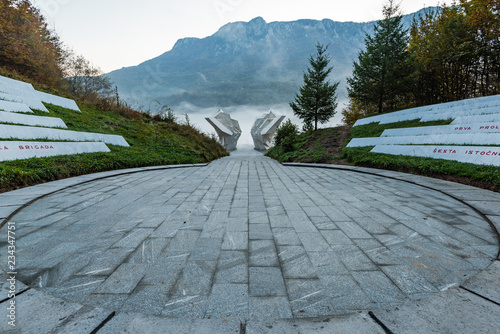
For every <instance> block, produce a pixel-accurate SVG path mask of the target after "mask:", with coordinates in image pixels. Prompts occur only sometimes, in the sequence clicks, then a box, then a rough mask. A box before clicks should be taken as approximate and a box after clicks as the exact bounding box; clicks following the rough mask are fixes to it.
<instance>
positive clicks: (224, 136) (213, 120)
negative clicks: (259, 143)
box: [205, 110, 241, 151]
mask: <svg viewBox="0 0 500 334" xmlns="http://www.w3.org/2000/svg"><path fill="white" fill-rule="evenodd" d="M205 119H206V120H207V122H208V123H210V124H211V125H212V126H213V127H214V128H215V131H216V132H217V135H218V136H219V140H220V143H221V144H222V146H224V147H225V149H226V150H228V151H234V150H236V144H237V143H238V139H239V138H240V136H241V128H240V124H239V123H238V121H236V120H234V119H232V118H231V115H229V114H228V113H225V112H224V111H222V110H219V112H218V113H217V115H216V116H215V117H207V118H205Z"/></svg>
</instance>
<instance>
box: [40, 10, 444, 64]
mask: <svg viewBox="0 0 500 334" xmlns="http://www.w3.org/2000/svg"><path fill="white" fill-rule="evenodd" d="M443 2H445V3H446V1H443V0H401V1H400V3H401V9H402V11H403V13H404V14H410V13H413V12H416V11H418V10H419V9H422V8H424V7H429V6H436V5H438V4H440V3H443ZM32 3H33V4H34V5H35V6H37V7H38V8H40V10H41V11H42V13H43V15H44V16H45V18H46V19H47V22H48V23H49V26H50V27H51V28H52V29H53V30H55V32H56V33H57V34H58V35H59V37H60V38H61V40H62V41H63V42H64V44H65V45H66V46H68V47H70V48H71V49H73V50H74V51H75V52H76V53H77V54H81V55H83V56H84V57H85V58H87V59H88V60H90V61H91V62H92V64H93V65H94V66H98V67H100V68H101V69H102V70H103V71H104V72H105V73H108V72H110V71H113V70H116V69H120V68H122V67H128V66H135V65H138V64H140V63H142V62H144V61H146V60H149V59H151V58H154V57H157V56H159V55H161V54H163V53H165V52H167V51H169V50H171V49H172V47H173V46H174V44H175V42H176V41H177V40H178V39H181V38H185V37H198V38H203V37H207V36H210V35H212V34H214V33H215V32H216V31H217V30H218V29H219V28H220V27H221V26H223V25H225V24H226V23H229V22H236V21H250V20H251V19H253V18H255V17H257V16H261V17H263V18H264V20H266V21H267V22H274V21H294V20H298V19H317V20H321V19H325V18H326V19H331V20H334V21H342V22H345V21H354V22H366V21H373V20H378V19H381V18H382V6H383V4H384V3H385V0H350V1H327V0H307V1H297V0H174V1H172V0H141V1H138V0H32Z"/></svg>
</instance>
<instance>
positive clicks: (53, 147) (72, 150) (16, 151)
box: [0, 141, 110, 161]
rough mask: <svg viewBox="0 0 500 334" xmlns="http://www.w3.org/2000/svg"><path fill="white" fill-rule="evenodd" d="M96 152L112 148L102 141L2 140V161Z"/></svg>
mask: <svg viewBox="0 0 500 334" xmlns="http://www.w3.org/2000/svg"><path fill="white" fill-rule="evenodd" d="M94 152H110V150H109V148H108V147H107V146H106V144H104V143H100V142H93V143H85V142H83V143H82V142H77V143H68V142H26V141H0V161H11V160H18V159H30V158H41V157H52V156H56V155H71V154H80V153H94Z"/></svg>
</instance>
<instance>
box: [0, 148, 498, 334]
mask: <svg viewBox="0 0 500 334" xmlns="http://www.w3.org/2000/svg"><path fill="white" fill-rule="evenodd" d="M181 167H186V168H169V167H165V168H143V169H136V170H130V171H127V173H126V174H123V171H121V172H120V171H115V172H109V173H101V174H97V175H90V176H84V177H80V178H74V179H68V180H62V181H57V182H53V183H49V184H45V185H40V186H36V187H31V188H27V189H22V190H18V191H14V192H10V193H7V194H2V195H0V218H2V216H3V218H2V219H3V220H4V222H3V227H2V229H1V230H0V235H1V236H3V237H2V239H0V247H1V250H2V253H1V254H3V255H2V258H1V259H0V264H1V266H2V269H3V270H4V271H6V272H10V271H12V270H10V269H9V268H8V254H7V249H8V248H7V247H8V243H7V235H8V228H9V226H15V232H16V235H15V238H16V239H15V246H16V253H15V256H16V263H15V272H16V273H17V274H16V275H15V277H16V279H17V280H18V281H17V284H16V288H17V291H18V292H19V293H18V295H17V296H16V298H15V300H16V324H17V326H16V328H15V331H20V332H23V333H24V332H26V333H35V332H36V333H45V332H50V331H51V330H52V331H54V332H68V331H71V332H82V333H91V332H96V330H97V331H98V332H99V333H101V332H102V333H115V332H121V331H125V330H128V331H129V332H153V333H154V332H158V333H162V332H164V331H165V328H169V329H171V330H172V332H174V331H178V332H186V333H189V332H207V333H213V332H220V333H226V332H227V333H229V332H231V333H233V332H235V333H240V332H246V333H267V332H271V333H274V332H276V333H281V332H283V333H290V332H293V331H296V332H301V333H307V332H315V333H316V332H321V331H324V332H325V333H331V332H332V331H333V330H338V331H349V332H352V333H354V332H359V333H385V332H386V333H390V332H398V333H399V332H401V333H410V332H415V333H431V332H437V333H441V332H453V333H468V332H480V331H483V330H484V331H485V332H488V333H494V332H500V330H499V329H498V328H499V327H498V324H497V322H498V319H500V304H499V303H500V285H499V283H498V282H499V281H500V266H499V262H498V261H497V260H498V251H499V248H498V234H497V231H496V230H497V229H500V194H497V193H492V192H489V191H485V190H481V189H476V188H472V187H468V186H464V185H459V184H454V183H450V182H446V181H441V180H434V179H429V178H424V177H420V176H413V175H407V174H401V173H394V172H387V171H379V170H371V169H366V168H357V167H338V166H337V167H334V168H333V169H332V166H327V165H315V166H304V165H288V166H283V165H280V164H278V163H277V162H275V161H273V160H271V159H268V158H265V157H263V156H262V155H260V154H258V153H256V152H255V153H253V152H236V153H235V154H233V155H232V156H231V157H228V158H224V159H220V160H218V161H215V162H213V163H211V164H209V165H208V166H204V165H203V166H202V165H196V166H181ZM82 182H83V183H82ZM40 196H41V198H40ZM26 204H29V205H26ZM3 276H4V277H2V282H6V281H7V278H8V277H10V276H12V275H9V276H7V275H6V274H3ZM21 282H22V283H21ZM23 283H24V284H26V285H24V284H23ZM9 287H10V284H6V285H5V286H4V290H9ZM0 301H2V304H1V305H0V309H2V310H4V311H0V313H2V312H7V311H5V310H6V309H7V307H8V306H9V302H10V300H7V291H5V293H3V292H2V295H1V296H0ZM6 319H7V320H6ZM8 330H14V328H13V327H12V326H9V325H8V318H7V317H5V316H3V317H1V318H0V331H1V332H4V331H8Z"/></svg>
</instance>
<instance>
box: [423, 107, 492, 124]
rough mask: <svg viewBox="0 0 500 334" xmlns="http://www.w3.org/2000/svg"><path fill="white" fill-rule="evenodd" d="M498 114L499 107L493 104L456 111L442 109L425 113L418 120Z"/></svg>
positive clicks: (429, 120) (428, 120)
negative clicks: (491, 105) (437, 111)
mask: <svg viewBox="0 0 500 334" xmlns="http://www.w3.org/2000/svg"><path fill="white" fill-rule="evenodd" d="M495 114H496V115H498V114H500V107H498V106H495V107H484V108H475V109H469V110H463V111H456V110H450V111H448V110H446V111H442V112H440V113H432V114H428V115H425V116H423V117H422V118H421V120H420V122H432V121H438V120H443V119H450V118H451V119H455V118H457V117H464V116H476V115H495Z"/></svg>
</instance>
